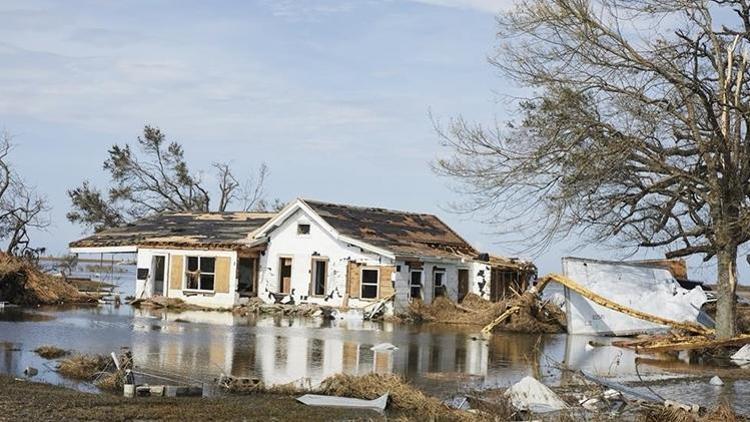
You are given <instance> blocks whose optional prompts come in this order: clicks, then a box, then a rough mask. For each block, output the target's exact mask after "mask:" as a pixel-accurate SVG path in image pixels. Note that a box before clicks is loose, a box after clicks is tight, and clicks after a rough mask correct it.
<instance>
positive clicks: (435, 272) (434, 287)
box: [432, 268, 447, 299]
mask: <svg viewBox="0 0 750 422" xmlns="http://www.w3.org/2000/svg"><path fill="white" fill-rule="evenodd" d="M438 274H442V277H440V286H439V287H440V288H441V290H442V294H441V295H436V294H435V293H436V292H437V288H438V286H437V285H435V282H436V281H437V280H436V278H437V275H438ZM445 275H446V271H445V270H444V269H442V268H441V269H439V270H433V271H432V298H433V299H435V298H436V297H440V296H447V291H446V289H445Z"/></svg>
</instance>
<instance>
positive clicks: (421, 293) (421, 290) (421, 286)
mask: <svg viewBox="0 0 750 422" xmlns="http://www.w3.org/2000/svg"><path fill="white" fill-rule="evenodd" d="M414 273H419V284H414ZM415 287H419V297H414V296H412V294H411V293H412V289H414V288H415ZM423 298H424V271H423V270H422V269H418V270H409V299H419V300H422V299H423Z"/></svg>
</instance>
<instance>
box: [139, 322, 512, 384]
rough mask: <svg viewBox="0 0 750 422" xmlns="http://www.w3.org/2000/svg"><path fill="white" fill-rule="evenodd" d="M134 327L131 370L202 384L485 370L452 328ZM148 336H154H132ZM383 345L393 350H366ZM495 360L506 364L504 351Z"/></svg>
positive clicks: (473, 345) (480, 348) (484, 353)
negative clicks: (228, 378) (221, 379)
mask: <svg viewBox="0 0 750 422" xmlns="http://www.w3.org/2000/svg"><path fill="white" fill-rule="evenodd" d="M137 321H139V323H136V324H134V328H135V330H136V331H141V332H142V333H136V334H135V336H136V337H137V338H134V341H133V353H134V356H135V359H136V364H137V365H139V366H140V367H141V368H142V369H143V370H144V371H146V372H147V371H148V368H151V369H153V370H156V371H160V372H168V373H174V374H180V375H182V376H188V377H191V378H195V379H201V380H204V381H210V380H212V379H213V378H215V377H217V376H218V375H219V374H221V373H224V374H230V375H233V376H238V377H252V376H254V377H259V378H261V379H262V380H263V381H264V382H265V383H266V384H285V383H289V382H295V381H299V380H306V379H309V381H310V382H311V383H312V384H313V385H315V384H316V383H319V382H320V381H322V380H323V379H325V378H327V377H329V376H331V375H334V374H338V373H346V374H353V375H362V374H367V373H371V372H376V373H396V374H401V375H404V376H406V377H407V378H409V379H414V380H417V379H419V378H420V377H423V376H425V375H429V374H434V373H448V374H463V375H469V376H471V378H472V379H474V380H477V381H482V380H483V379H484V378H485V377H486V376H487V371H488V368H489V367H490V366H491V365H490V364H489V360H488V358H489V356H490V351H489V348H488V344H487V342H486V341H484V340H481V339H478V338H477V337H476V336H472V335H469V334H467V333H466V332H463V331H458V330H456V329H455V328H441V327H433V328H429V329H425V328H424V327H422V328H421V329H420V330H419V331H417V330H416V329H415V328H413V327H411V328H410V327H408V326H403V325H401V326H399V325H396V326H394V325H392V324H387V323H369V322H362V321H340V322H325V321H320V320H314V319H286V318H259V319H257V320H254V321H249V323H248V321H242V319H240V318H237V317H234V316H232V315H231V314H229V313H214V312H184V313H180V314H162V315H161V316H160V317H159V318H158V319H157V318H155V317H153V316H152V317H150V318H137ZM217 325H218V326H217ZM154 331H158V332H159V335H143V336H141V335H139V334H155V333H153V332H154ZM140 337H143V338H140ZM384 342H388V343H393V344H394V345H396V346H397V347H398V350H396V351H393V352H387V351H386V352H382V351H379V352H375V351H373V350H371V348H372V347H373V346H374V345H376V344H379V343H384ZM493 353H495V352H493ZM495 354H496V353H495ZM519 356H520V353H519ZM499 358H500V359H501V360H507V359H508V357H507V356H506V355H505V353H504V352H502V353H501V354H500V356H499ZM519 363H520V364H522V365H525V363H523V362H522V361H519Z"/></svg>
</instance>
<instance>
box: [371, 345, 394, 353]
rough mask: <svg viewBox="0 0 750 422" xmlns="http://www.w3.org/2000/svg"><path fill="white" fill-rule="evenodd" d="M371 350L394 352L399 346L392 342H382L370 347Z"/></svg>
mask: <svg viewBox="0 0 750 422" xmlns="http://www.w3.org/2000/svg"><path fill="white" fill-rule="evenodd" d="M370 350H372V351H373V352H392V351H394V350H398V347H396V346H394V345H393V344H391V343H380V344H376V345H374V346H372V347H370Z"/></svg>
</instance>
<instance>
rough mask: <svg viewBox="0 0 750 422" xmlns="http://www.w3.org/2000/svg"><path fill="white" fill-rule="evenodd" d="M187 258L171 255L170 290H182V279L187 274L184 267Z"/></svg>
mask: <svg viewBox="0 0 750 422" xmlns="http://www.w3.org/2000/svg"><path fill="white" fill-rule="evenodd" d="M184 265H185V257H184V256H182V255H170V257H169V288H170V289H172V290H182V277H183V276H184V274H185V271H184V269H183V266H184Z"/></svg>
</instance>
